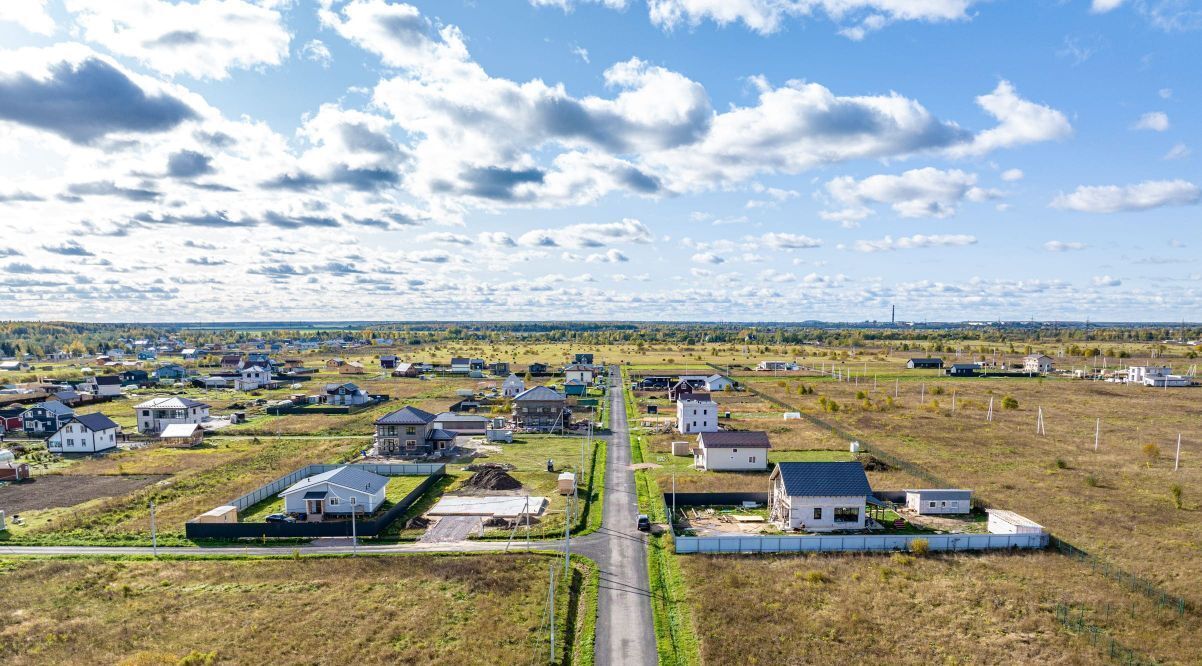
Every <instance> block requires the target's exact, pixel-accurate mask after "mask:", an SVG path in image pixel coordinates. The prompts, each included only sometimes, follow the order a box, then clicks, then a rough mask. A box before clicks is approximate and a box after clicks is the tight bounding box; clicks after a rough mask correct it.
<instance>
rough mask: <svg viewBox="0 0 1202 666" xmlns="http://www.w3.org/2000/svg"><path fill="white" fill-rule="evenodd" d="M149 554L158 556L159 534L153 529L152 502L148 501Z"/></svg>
mask: <svg viewBox="0 0 1202 666" xmlns="http://www.w3.org/2000/svg"><path fill="white" fill-rule="evenodd" d="M150 552H151V553H152V554H153V555H154V556H155V557H158V556H159V534H158V532H157V531H156V530H155V527H154V500H150Z"/></svg>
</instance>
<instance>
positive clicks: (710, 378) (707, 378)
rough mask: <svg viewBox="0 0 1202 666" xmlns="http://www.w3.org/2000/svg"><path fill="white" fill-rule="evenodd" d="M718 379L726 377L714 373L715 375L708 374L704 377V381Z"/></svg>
mask: <svg viewBox="0 0 1202 666" xmlns="http://www.w3.org/2000/svg"><path fill="white" fill-rule="evenodd" d="M719 379H726V377H724V376H722V375H717V374H715V375H710V376H709V377H706V378H705V381H707V382H716V381H718V380H719ZM726 381H728V382H729V381H730V380H729V379H726Z"/></svg>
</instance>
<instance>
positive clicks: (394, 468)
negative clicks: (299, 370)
mask: <svg viewBox="0 0 1202 666" xmlns="http://www.w3.org/2000/svg"><path fill="white" fill-rule="evenodd" d="M339 467H355V468H358V469H362V470H364V471H367V472H373V473H375V474H379V475H381V476H429V475H431V474H434V475H437V476H442V475H443V473H444V472H445V470H446V465H443V464H442V463H437V464H435V463H415V464H406V465H402V464H396V465H389V464H371V463H358V464H354V465H309V466H308V467H302V468H301V469H298V470H296V471H295V472H292V473H290V474H287V475H285V476H281V477H280V478H278V479H276V480H275V481H272V482H271V483H268V484H266V485H262V486H259V487H258V488H255V489H254V490H252V491H250V492H249V493H246V494H245V495H243V496H242V497H239V498H238V499H236V500H232V501H229V502H226V503H225V504H223V505H222V506H227V505H228V506H235V507H238V513H242V512H243V511H245V510H246V509H248V508H250V507H252V506H254V505H256V504H258V503H259V502H262V501H263V500H265V499H267V498H269V497H274V496H276V495H278V494H280V491H282V490H284V489H285V488H287V487H288V486H290V485H292V484H294V483H296V482H297V481H300V480H301V479H304V478H306V477H310V476H313V475H315V474H321V473H322V472H328V471H330V470H334V469H338V468H339Z"/></svg>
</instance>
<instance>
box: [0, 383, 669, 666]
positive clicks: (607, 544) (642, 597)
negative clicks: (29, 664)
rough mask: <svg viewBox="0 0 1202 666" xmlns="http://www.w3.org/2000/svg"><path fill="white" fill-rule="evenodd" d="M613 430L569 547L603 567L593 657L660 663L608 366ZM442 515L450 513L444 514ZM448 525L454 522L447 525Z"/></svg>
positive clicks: (431, 548) (10, 551) (453, 547)
mask: <svg viewBox="0 0 1202 666" xmlns="http://www.w3.org/2000/svg"><path fill="white" fill-rule="evenodd" d="M610 373H611V374H610V391H609V394H610V395H609V399H610V401H611V402H610V407H611V408H610V410H609V413H610V435H609V436H608V438H607V439H608V440H609V446H608V449H607V464H606V467H605V505H604V513H603V514H602V523H601V528H600V529H599V530H597V531H596V532H594V533H592V534H589V535H588V536H585V537H581V538H580V539H572V551H573V552H576V553H581V554H583V555H585V556H587V557H590V558H592V559H593V560H594V561H595V562H596V563H597V565H598V567H599V568H600V570H601V586H600V592H599V595H598V600H597V602H598V603H597V633H596V662H597V663H598V664H602V665H605V666H611V665H619V664H620V665H622V666H627V665H631V666H646V665H650V664H656V663H657V662H658V659H657V656H656V650H655V629H654V626H653V624H652V618H651V591H650V584H649V582H648V577H647V537H646V535H645V534H643V533H642V532H639V531H638V529H637V528H636V526H635V518H636V517H637V516H638V494H637V492H636V491H635V484H634V471H633V470H632V469H631V468H630V465H631V462H630V431H629V426H628V424H627V422H626V405H625V403H624V402H623V395H624V389H623V387H622V380H621V375H620V374H618V369H617V368H616V367H614V368H611V371H610ZM444 520H445V519H444ZM448 527H449V525H448ZM348 541H349V540H347V539H326V540H317V541H315V542H312V543H308V544H301V545H297V546H292V547H275V548H268V547H262V546H214V547H207V548H206V547H194V546H193V547H170V548H168V547H163V548H159V549H158V552H159V553H160V554H170V555H202V556H203V555H211V556H226V555H230V554H237V555H253V556H269V555H276V556H288V555H290V554H292V552H293V551H299V552H300V553H301V554H304V555H319V554H346V553H350V552H352V551H353V550H355V549H354V548H353V546H352V545H351V544H349V543H348ZM530 545H531V547H532V548H534V549H537V550H560V551H562V550H563V545H564V543H563V540H556V541H538V542H534V543H531V544H530ZM524 549H525V543H523V542H521V541H518V542H515V543H514V544H512V546H511V545H510V544H507V543H506V542H504V541H441V542H435V543H399V544H389V545H363V546H359V547H358V549H357V552H359V553H360V554H395V553H447V552H489V551H504V550H524ZM152 553H153V550H152V549H150V548H146V547H129V546H0V555H41V556H48V557H55V556H66V555H71V556H86V555H102V556H103V555H150V554H152Z"/></svg>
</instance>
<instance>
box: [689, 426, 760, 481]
mask: <svg viewBox="0 0 1202 666" xmlns="http://www.w3.org/2000/svg"><path fill="white" fill-rule="evenodd" d="M770 448H772V444H771V443H770V442H769V441H768V433H765V432H758V431H731V430H722V431H718V432H703V433H701V434H700V435H699V436H698V437H697V448H696V449H694V450H693V465H694V466H695V467H698V468H700V469H703V470H706V471H710V472H762V471H765V470H767V469H768V449H770Z"/></svg>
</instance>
